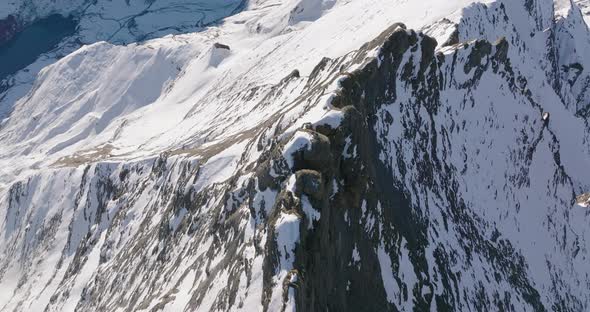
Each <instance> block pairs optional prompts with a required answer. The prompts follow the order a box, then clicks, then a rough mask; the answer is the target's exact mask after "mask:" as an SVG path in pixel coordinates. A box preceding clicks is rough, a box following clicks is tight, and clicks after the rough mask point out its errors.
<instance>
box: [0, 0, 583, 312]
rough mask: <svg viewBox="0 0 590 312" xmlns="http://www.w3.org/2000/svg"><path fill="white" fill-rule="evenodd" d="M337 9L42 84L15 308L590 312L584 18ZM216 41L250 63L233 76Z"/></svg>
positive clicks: (17, 115)
mask: <svg viewBox="0 0 590 312" xmlns="http://www.w3.org/2000/svg"><path fill="white" fill-rule="evenodd" d="M322 3H323V4H322V6H321V7H322V8H321V12H319V13H318V12H312V13H318V14H312V15H305V16H303V15H301V14H303V13H305V10H295V11H291V9H292V7H293V5H295V6H296V7H297V8H300V7H303V8H304V9H309V8H311V7H312V6H311V5H310V4H309V3H307V2H306V1H293V2H285V4H284V5H282V6H268V7H266V6H263V7H257V9H256V10H252V12H249V11H246V12H244V14H238V15H237V16H235V17H233V19H230V21H232V23H227V24H226V25H222V26H220V28H219V29H211V30H210V31H209V32H206V33H205V34H203V35H202V37H204V38H207V39H206V40H205V39H204V40H205V41H203V43H202V44H201V42H199V43H197V44H195V46H197V47H198V48H199V49H197V50H198V52H199V53H196V55H195V53H194V51H195V50H193V48H194V46H191V45H190V44H187V45H184V44H179V43H178V42H177V41H175V39H171V38H168V39H161V40H156V41H154V42H148V43H146V44H147V46H131V47H114V48H113V47H111V46H110V45H108V44H97V45H94V46H90V47H85V48H83V49H82V50H80V51H78V52H76V53H74V54H73V55H70V56H67V57H65V58H64V59H63V60H61V61H59V62H57V63H56V64H54V65H53V66H51V67H49V68H47V69H45V70H43V72H42V75H41V77H40V78H39V81H38V84H37V85H36V86H35V87H34V89H33V90H32V91H31V93H30V94H29V95H28V96H27V97H26V100H23V101H22V102H19V103H18V104H17V105H16V108H15V111H14V112H13V113H12V114H11V117H10V119H9V120H7V121H5V125H4V126H2V128H0V142H4V143H6V145H7V151H4V152H3V151H0V165H1V164H10V165H12V166H13V167H14V168H10V170H9V171H6V172H5V171H2V172H0V182H3V183H6V185H7V187H6V188H0V220H2V223H1V224H0V230H1V232H0V288H1V289H6V290H8V291H3V292H1V293H0V302H1V304H0V310H7V311H12V310H21V311H28V310H32V309H33V308H34V307H42V308H43V309H45V310H46V311H65V310H78V311H115V310H125V311H141V310H144V311H160V310H162V311H240V310H242V311H253V310H255V311H293V310H299V311H326V310H334V311H410V310H414V311H432V310H437V311H463V310H474V311H552V310H556V311H585V310H587V309H588V307H589V306H590V294H589V293H588V291H587V289H588V288H590V277H589V276H590V268H589V267H588V265H587V259H588V256H589V255H590V254H589V251H590V249H589V247H590V245H589V243H590V231H588V224H589V223H588V220H590V219H589V214H588V210H587V208H584V207H582V206H581V205H575V204H576V202H578V203H579V202H580V201H581V200H580V197H578V198H577V199H576V194H582V193H583V192H585V191H587V190H588V189H590V178H589V177H590V176H589V175H588V174H587V173H586V172H584V171H585V168H588V166H587V165H588V164H590V157H588V155H589V154H588V150H589V148H590V147H589V145H588V144H587V142H588V138H589V137H590V127H589V126H588V124H589V123H588V118H587V117H588V116H587V115H585V114H584V109H585V108H584V107H586V106H588V98H587V97H586V95H587V93H586V91H585V90H586V89H585V88H586V87H585V83H584V82H583V81H584V80H585V79H586V78H587V77H590V75H588V73H587V72H586V70H585V69H586V68H590V66H587V65H586V64H588V62H590V58H589V57H588V55H587V54H585V53H584V51H587V50H586V49H584V48H585V47H590V31H588V28H587V27H586V28H584V27H585V26H584V24H581V23H583V21H584V20H583V15H582V14H581V13H580V11H579V10H578V8H577V7H576V6H575V5H571V3H570V7H567V6H566V7H564V8H557V7H556V5H557V4H555V3H554V2H553V1H550V0H531V1H528V0H527V1H508V0H506V1H504V0H498V1H494V2H490V3H485V4H482V3H475V4H470V5H468V6H467V7H465V8H463V9H461V10H460V11H458V12H455V13H453V14H451V13H452V11H449V12H448V14H447V16H446V17H445V18H444V19H438V18H439V17H440V16H438V14H439V13H437V20H435V21H432V22H424V23H425V24H418V25H422V29H421V30H413V29H412V27H407V26H405V25H404V24H401V23H396V24H392V25H391V21H390V19H391V16H393V15H392V14H393V11H387V10H388V9H387V8H389V6H386V5H385V3H386V2H380V1H379V0H371V1H370V3H367V2H363V3H361V2H354V1H353V2H351V3H348V2H347V3H339V2H336V3H332V2H331V1H327V2H326V1H324V2H322ZM369 4H371V5H373V6H371V5H369ZM429 4H430V5H441V4H436V3H435V2H432V3H429ZM466 4H467V3H463V2H461V3H459V2H457V4H456V6H457V7H461V6H463V5H466ZM558 4H559V5H563V3H561V2H560V3H558ZM398 5H399V7H395V8H392V10H394V9H395V10H400V8H407V7H404V6H409V5H417V6H418V7H419V6H420V5H421V4H415V3H414V4H408V3H406V2H403V3H402V2H400V3H398ZM361 8H363V9H365V10H366V11H367V14H366V16H365V15H362V16H359V19H361V18H362V19H363V20H361V21H356V20H353V19H350V18H348V17H349V16H358V12H359V10H360V9H361ZM439 9H441V10H443V9H444V8H443V7H439ZM275 10H276V11H275ZM384 10H385V11H384ZM382 11H384V12H385V13H383V12H382ZM402 11H403V10H402ZM437 12H438V11H437ZM445 12H446V11H445ZM308 13H309V12H308ZM386 13H387V14H386ZM306 14H307V13H306ZM441 14H442V13H441ZM277 16H278V17H280V18H284V16H297V17H298V20H297V24H294V23H293V24H292V25H290V26H289V27H291V28H285V27H283V26H281V25H282V24H281V23H282V22H285V21H284V20H279V21H277V20H276V18H277ZM310 16H311V17H310ZM367 16H368V17H367ZM304 17H305V18H304ZM308 17H309V18H308ZM369 17H370V18H369ZM381 17H383V18H381ZM417 19H418V18H417V17H416V18H415V19H412V18H408V21H409V23H406V24H407V25H412V24H414V25H415V24H416V23H417V22H416V20H417ZM419 19H421V20H422V19H425V18H423V17H422V15H420V18H419ZM289 21H291V20H289ZM343 21H346V23H344V22H343ZM369 21H370V22H371V23H369ZM385 22H387V26H384V27H381V26H383V24H384V23H385ZM355 23H358V24H361V26H358V25H357V26H355V27H359V28H354V30H350V29H349V28H346V27H348V26H347V25H350V24H355ZM368 24H371V25H377V26H379V27H380V28H379V29H378V31H376V30H374V29H373V28H371V29H369V28H362V27H365V25H368ZM269 25H270V26H272V25H280V26H277V28H276V29H275V28H272V29H270V30H269V27H270V26H269ZM335 25H339V26H341V27H342V29H345V30H346V29H347V30H349V31H350V32H351V35H350V37H348V36H345V37H346V38H345V39H349V40H348V41H354V40H357V41H358V42H357V43H359V44H358V45H354V49H351V48H350V47H352V46H353V45H352V44H351V45H350V46H349V45H346V44H349V43H348V41H346V40H343V37H342V36H343V34H342V33H341V32H342V31H343V30H341V29H337V28H336V27H334V26H335ZM583 26H584V27H583ZM242 27H243V28H242ZM366 27H369V26H366ZM234 29H237V30H234ZM265 30H268V31H265ZM319 30H324V31H325V33H321V32H320V31H319ZM369 30H370V31H369ZM232 31H236V33H237V34H238V35H242V34H243V32H244V31H252V33H251V34H252V38H247V39H244V40H239V36H238V35H236V37H229V35H227V34H228V33H231V32H232ZM365 32H366V33H370V34H371V37H370V38H366V37H362V36H366V35H365ZM326 34H332V37H329V36H328V35H326ZM345 34H346V33H345ZM361 34H362V36H361ZM572 34H576V35H575V36H573V35H572ZM319 35H322V36H325V37H323V40H322V41H314V42H312V43H310V44H309V45H306V44H305V43H306V42H308V41H309V40H310V39H309V38H311V37H312V36H319ZM195 36H199V35H195ZM224 36H228V37H224ZM256 36H261V37H256ZM359 36H360V37H361V38H363V41H362V42H361V40H360V39H357V37H359ZM186 38H188V39H191V40H197V39H195V38H192V37H190V36H187V37H186ZM198 38H201V37H198ZM210 38H214V41H211V39H210ZM261 38H262V39H261ZM188 39H187V40H188ZM230 39H233V40H230ZM256 40H260V41H256ZM173 41H174V44H178V45H174V46H173V48H170V46H169V45H172V43H171V42H173ZM217 41H219V42H231V43H232V44H231V45H232V47H234V46H235V47H237V48H236V49H232V50H231V53H229V51H227V52H228V54H227V55H225V57H224V58H223V59H222V62H218V63H216V64H215V66H210V65H211V62H210V61H211V58H210V56H211V54H208V53H209V52H211V48H212V47H214V42H217ZM344 41H346V42H345V43H342V44H344V45H343V46H334V43H335V42H344ZM251 42H254V43H251ZM248 44H251V45H252V46H251V47H252V51H249V49H247V48H246V47H248ZM201 48H202V50H201ZM214 48H215V47H214ZM223 50H226V49H223ZM336 50H337V51H338V52H331V51H336ZM201 52H202V53H201ZM288 52H290V53H292V54H289V53H288ZM330 53H333V54H330ZM277 54H278V55H277ZM105 55H106V56H105ZM188 55H190V57H189V56H188ZM130 60H133V61H134V62H135V64H137V66H138V67H140V68H141V70H133V75H131V76H125V75H123V74H124V73H126V72H125V70H124V66H123V65H124V64H128V63H130ZM294 60H297V61H298V62H297V64H294V63H293V62H294ZM86 63H87V64H86ZM96 64H101V66H102V67H104V68H106V69H108V70H103V71H100V72H99V73H101V74H102V75H103V76H101V75H94V72H93V70H94V67H96V66H95V65H96ZM113 64H114V65H113ZM576 64H579V66H578V65H576ZM113 66H114V67H115V68H116V70H113V69H112V68H113ZM564 66H565V67H564ZM153 68H156V69H154V71H151V70H150V69H153ZM294 68H297V70H296V71H294ZM134 69H135V68H134ZM111 71H112V72H111ZM289 72H292V74H288V73H289ZM107 73H108V74H107ZM121 73H123V74H121ZM154 73H157V74H158V75H157V77H158V79H155V76H154ZM163 73H166V74H165V75H163ZM74 74H76V75H80V76H75V75H74ZM118 74H120V75H118ZM58 77H61V78H60V79H62V80H60V81H62V82H64V83H63V84H62V85H61V86H62V87H60V88H57V91H59V92H57V91H55V90H56V89H55V88H54V85H53V84H52V81H53V80H54V79H53V78H58ZM122 77H127V79H128V80H130V81H131V83H129V84H124V83H125V81H126V80H125V79H122ZM268 77H271V78H268ZM83 78H85V79H83ZM91 78H93V79H98V80H99V81H98V82H97V81H95V80H93V79H91ZM104 80H114V81H115V82H116V84H114V83H113V84H111V83H105V82H104ZM146 81H149V86H150V87H151V88H150V91H154V90H160V89H161V90H164V91H162V92H161V93H159V92H155V91H154V92H153V93H151V92H149V93H147V94H143V93H140V92H136V91H137V90H145V85H144V83H145V84H147V82H146ZM75 82H76V83H79V84H75ZM119 84H121V86H119ZM115 86H116V87H115ZM138 86H141V88H139V87H138ZM74 89H77V90H78V91H75V90H74ZM80 89H82V90H87V89H88V90H92V92H88V93H85V92H84V93H83V94H79V93H80V91H79V90H80ZM105 90H111V91H112V92H110V93H109V96H105V95H104V93H103V92H104V91H105ZM64 99H69V100H70V101H68V102H67V103H64ZM43 101H52V102H53V101H55V102H56V103H59V104H61V106H58V107H55V106H43V105H41V104H42V103H44V102H43ZM113 103H115V104H117V105H115V106H109V105H113ZM187 103H188V104H187ZM78 104H79V105H78ZM89 111H90V112H89ZM544 113H549V114H550V116H551V121H550V122H549V123H547V122H544V121H543V119H542V118H540V117H542V116H543V114H544ZM25 115H26V116H29V117H30V116H33V118H36V119H35V120H34V122H33V121H31V120H29V119H27V118H24V117H23V116H25ZM56 116H67V117H68V120H69V121H70V123H65V122H64V121H63V120H62V119H61V118H57V117H56ZM212 116H213V117H212ZM80 119H82V120H80ZM39 125H42V127H41V126H39ZM56 125H57V126H56ZM66 125H68V127H66ZM146 125H149V126H152V127H156V125H158V126H160V128H157V129H155V130H153V129H151V128H150V127H148V126H146ZM162 125H163V126H162ZM45 127H47V128H48V129H50V130H48V131H46V129H45ZM22 129H28V130H29V132H24V131H19V130H22ZM138 142H139V143H138ZM18 155H22V159H21V160H19V162H18V163H16V162H14V161H11V160H12V159H14V157H17V156H18ZM25 156H26V157H25ZM12 177H18V179H15V181H16V182H12V181H11V178H12ZM0 186H2V185H0ZM582 200H583V198H582Z"/></svg>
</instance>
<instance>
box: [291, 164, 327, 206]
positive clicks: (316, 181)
mask: <svg viewBox="0 0 590 312" xmlns="http://www.w3.org/2000/svg"><path fill="white" fill-rule="evenodd" d="M295 176H296V181H297V182H296V184H295V194H296V195H297V196H301V195H302V194H305V195H308V196H311V197H312V198H313V199H316V200H320V199H321V198H322V197H323V196H324V194H325V190H324V181H323V180H322V174H321V173H319V172H317V171H314V170H307V169H303V170H299V171H297V172H296V173H295Z"/></svg>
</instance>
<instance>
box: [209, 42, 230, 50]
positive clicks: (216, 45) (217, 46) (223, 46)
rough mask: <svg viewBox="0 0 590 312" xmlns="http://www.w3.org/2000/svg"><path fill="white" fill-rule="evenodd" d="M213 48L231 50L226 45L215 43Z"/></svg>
mask: <svg viewBox="0 0 590 312" xmlns="http://www.w3.org/2000/svg"><path fill="white" fill-rule="evenodd" d="M213 47H215V48H216V49H224V50H231V49H230V48H229V46H228V45H225V44H223V43H219V42H215V43H214V44H213Z"/></svg>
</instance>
